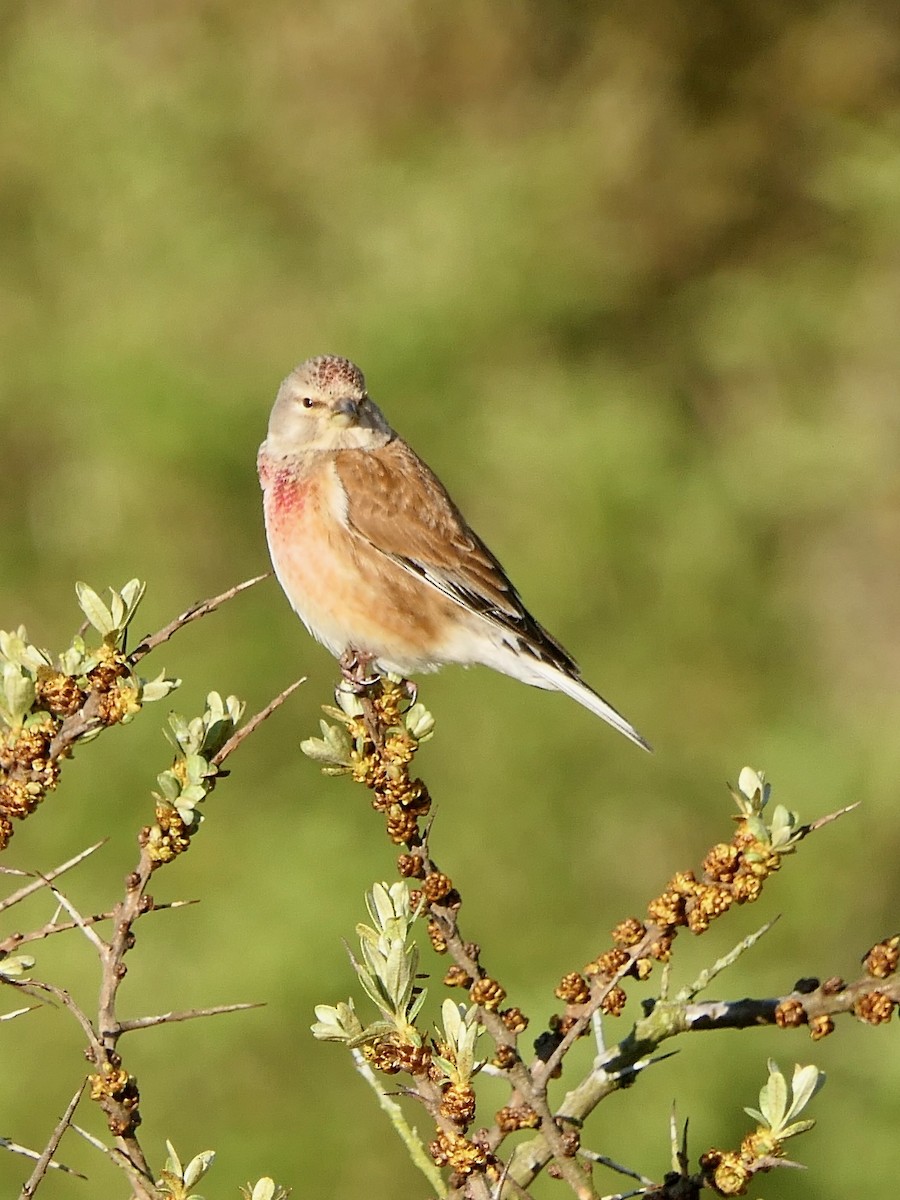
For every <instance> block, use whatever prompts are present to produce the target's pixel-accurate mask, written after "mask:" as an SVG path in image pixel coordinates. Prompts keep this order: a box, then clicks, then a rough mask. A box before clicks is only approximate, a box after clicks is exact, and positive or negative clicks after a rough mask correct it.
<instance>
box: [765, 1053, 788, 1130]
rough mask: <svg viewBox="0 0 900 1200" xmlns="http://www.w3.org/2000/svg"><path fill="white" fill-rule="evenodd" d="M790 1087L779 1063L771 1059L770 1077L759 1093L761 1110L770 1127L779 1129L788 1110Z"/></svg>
mask: <svg viewBox="0 0 900 1200" xmlns="http://www.w3.org/2000/svg"><path fill="white" fill-rule="evenodd" d="M787 1101H788V1087H787V1082H786V1081H785V1078H784V1076H783V1075H782V1073H781V1072H780V1071H779V1069H778V1065H777V1064H776V1063H775V1062H773V1061H772V1059H771V1058H770V1059H769V1078H768V1080H767V1081H766V1083H765V1085H764V1087H763V1088H762V1090H761V1091H760V1093H759V1111H760V1112H761V1113H762V1115H763V1118H764V1119H765V1121H766V1123H767V1124H768V1126H769V1128H770V1129H778V1128H780V1126H781V1125H782V1124H783V1122H784V1114H785V1112H786V1111H787Z"/></svg>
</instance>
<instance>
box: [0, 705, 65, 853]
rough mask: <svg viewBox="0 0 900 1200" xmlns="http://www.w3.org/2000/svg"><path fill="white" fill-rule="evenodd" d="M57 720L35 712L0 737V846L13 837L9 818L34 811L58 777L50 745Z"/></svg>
mask: <svg viewBox="0 0 900 1200" xmlns="http://www.w3.org/2000/svg"><path fill="white" fill-rule="evenodd" d="M60 724H61V721H60V719H59V718H58V717H53V716H51V715H50V714H49V713H45V714H38V715H35V716H33V717H31V718H29V720H28V722H27V723H26V724H25V725H22V726H20V727H19V728H18V729H10V730H7V732H6V734H5V735H4V736H3V737H2V738H0V849H3V848H4V847H5V846H6V844H7V842H8V841H9V839H10V838H11V837H12V831H13V826H12V822H13V821H22V820H24V819H25V817H27V816H29V814H30V813H33V812H34V810H35V809H36V808H37V806H38V805H39V804H40V802H41V801H42V800H43V799H44V796H45V795H46V794H47V792H51V791H53V789H54V788H55V787H56V784H57V782H58V781H59V761H58V759H56V758H55V757H51V753H50V745H51V742H52V741H53V738H54V737H55V735H56V733H57V732H58V730H59V727H60Z"/></svg>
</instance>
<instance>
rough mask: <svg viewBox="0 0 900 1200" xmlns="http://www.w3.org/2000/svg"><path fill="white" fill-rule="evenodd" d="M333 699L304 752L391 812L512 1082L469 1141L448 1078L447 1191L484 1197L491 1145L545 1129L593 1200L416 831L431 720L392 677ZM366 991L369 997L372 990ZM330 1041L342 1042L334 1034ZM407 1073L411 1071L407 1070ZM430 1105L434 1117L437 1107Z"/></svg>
mask: <svg viewBox="0 0 900 1200" xmlns="http://www.w3.org/2000/svg"><path fill="white" fill-rule="evenodd" d="M336 700H337V705H338V707H334V706H330V705H329V706H327V707H326V708H325V713H326V715H327V716H329V717H331V718H334V719H336V720H337V722H338V723H337V724H331V723H329V722H327V721H322V722H321V731H322V737H321V738H311V739H308V740H307V741H305V742H303V743H302V749H303V750H304V752H305V753H306V754H307V755H308V756H309V757H311V758H313V759H314V760H316V761H318V762H320V763H321V764H323V770H324V771H325V772H326V773H327V774H350V775H351V776H352V777H353V778H354V780H356V781H357V782H359V783H363V784H364V785H365V786H366V787H367V788H369V789H370V790H371V791H372V793H373V800H372V806H373V808H375V809H376V811H379V812H382V813H383V814H384V815H385V818H386V827H387V833H388V836H389V838H390V840H391V841H392V842H393V843H394V844H395V845H402V846H403V847H404V851H403V852H402V853H401V854H400V856H399V859H398V864H397V865H398V870H399V872H400V874H401V876H403V877H404V878H406V879H409V880H410V881H414V882H416V883H417V884H418V886H417V887H415V888H414V889H412V891H411V892H410V897H411V904H412V905H413V907H414V908H421V910H422V911H423V912H424V913H426V914H427V928H428V935H429V938H430V940H431V943H432V946H433V948H434V949H435V951H436V952H437V953H439V954H444V953H446V954H448V955H449V956H450V957H451V958H452V959H453V962H454V965H453V967H451V968H450V970H449V971H448V973H447V975H446V976H445V980H444V982H445V984H447V985H448V986H457V987H465V988H467V990H468V993H469V1000H470V1002H471V1004H472V1006H473V1009H474V1014H475V1015H474V1020H475V1021H477V1023H478V1024H479V1025H481V1026H482V1027H483V1028H484V1029H486V1030H487V1032H488V1033H489V1034H490V1036H491V1037H492V1039H493V1041H494V1043H495V1047H496V1055H495V1058H494V1065H495V1066H496V1067H497V1068H498V1069H500V1070H502V1071H503V1072H504V1073H505V1075H506V1076H507V1079H508V1082H509V1086H510V1089H511V1093H512V1095H511V1097H510V1102H509V1104H507V1105H505V1106H504V1107H503V1108H502V1109H501V1110H500V1112H499V1113H498V1114H497V1121H496V1124H495V1128H494V1130H493V1131H490V1132H489V1131H481V1132H478V1133H476V1134H475V1135H474V1136H473V1137H471V1138H470V1137H469V1136H468V1126H469V1124H470V1122H471V1120H472V1118H473V1116H474V1107H475V1106H474V1093H473V1092H472V1089H471V1087H470V1086H469V1085H468V1084H466V1086H465V1087H464V1088H460V1087H459V1086H458V1085H457V1084H455V1083H454V1082H452V1080H451V1079H450V1078H449V1077H446V1076H445V1078H444V1080H443V1082H442V1083H441V1085H440V1088H441V1100H440V1103H439V1104H438V1116H439V1117H441V1118H442V1120H438V1121H437V1125H438V1130H437V1137H436V1138H435V1139H434V1141H432V1143H431V1144H430V1146H429V1150H430V1152H431V1154H432V1157H433V1159H434V1161H435V1162H436V1163H437V1164H438V1165H440V1166H445V1167H447V1168H449V1170H450V1191H451V1194H466V1195H473V1196H474V1195H476V1194H477V1195H480V1194H481V1193H482V1192H483V1190H484V1187H485V1177H487V1178H488V1179H491V1180H493V1181H494V1182H496V1181H497V1180H498V1179H499V1178H500V1174H501V1164H500V1163H499V1162H498V1160H497V1159H496V1156H495V1154H494V1152H493V1150H494V1147H495V1146H496V1145H499V1143H500V1141H502V1139H503V1137H504V1136H505V1135H506V1134H507V1133H510V1132H513V1131H514V1130H516V1129H521V1128H540V1130H541V1137H542V1139H544V1140H545V1141H546V1145H547V1147H548V1151H549V1156H550V1159H552V1160H553V1161H554V1164H555V1166H556V1168H557V1170H558V1172H559V1174H560V1175H561V1176H562V1177H563V1178H565V1179H566V1181H567V1182H568V1183H569V1185H570V1187H571V1188H572V1190H573V1191H574V1192H575V1194H576V1195H577V1196H579V1197H581V1198H583V1200H589V1198H590V1197H592V1196H593V1195H594V1193H593V1189H592V1187H591V1184H590V1181H589V1178H588V1177H587V1176H586V1174H585V1172H584V1170H583V1168H582V1166H581V1165H580V1164H578V1163H577V1162H576V1161H575V1157H574V1156H575V1154H576V1152H577V1149H578V1134H577V1131H576V1130H575V1129H574V1128H572V1127H565V1128H562V1127H560V1126H559V1125H558V1123H557V1121H556V1119H555V1118H554V1116H553V1113H552V1111H551V1109H550V1106H549V1103H548V1100H547V1095H546V1088H545V1086H543V1085H536V1084H535V1082H534V1080H533V1078H532V1076H531V1074H530V1073H529V1071H528V1069H527V1068H526V1067H525V1065H524V1063H523V1061H522V1058H521V1055H520V1053H519V1051H518V1048H517V1039H518V1036H519V1034H520V1033H521V1032H522V1031H523V1030H524V1029H525V1027H526V1026H527V1023H528V1021H527V1018H526V1017H525V1016H524V1014H523V1013H522V1012H521V1010H520V1009H518V1008H508V1009H501V1005H502V1003H503V1001H504V1000H505V998H506V991H505V989H504V988H503V986H502V985H501V984H500V983H499V982H498V981H497V980H496V979H493V978H492V977H491V976H490V975H489V974H488V972H487V971H486V970H485V968H484V966H483V964H482V963H481V960H480V949H479V947H478V946H477V945H476V944H475V943H472V942H467V941H466V940H465V939H464V938H463V936H462V934H461V933H460V931H459V924H458V918H459V910H460V907H461V904H462V900H461V897H460V896H459V893H458V891H457V890H456V888H455V887H454V886H453V883H452V881H451V880H450V878H449V877H448V876H446V875H445V874H444V873H443V872H441V871H440V869H439V868H438V867H437V865H436V863H435V862H434V860H433V858H432V857H431V853H430V850H429V846H428V832H429V830H428V827H426V828H425V829H422V828H420V824H419V823H420V821H422V820H424V819H425V818H426V817H427V815H428V812H429V810H430V805H431V800H430V796H429V794H428V789H427V787H426V786H425V784H424V783H423V782H422V781H421V780H418V779H413V778H411V776H410V770H409V768H410V763H411V762H412V759H413V756H414V754H415V752H416V750H417V748H418V745H419V744H420V742H422V741H424V740H426V739H427V738H428V737H430V735H431V732H432V729H433V725H434V722H433V719H432V718H431V715H430V714H429V713H428V712H427V711H426V710H425V709H424V707H423V706H422V705H421V704H417V703H414V702H413V701H412V700H411V696H410V688H409V686H408V685H404V684H403V683H402V682H400V681H396V680H393V679H390V678H387V679H378V680H375V681H372V682H367V683H364V684H363V685H360V684H359V683H357V682H355V681H354V682H353V683H348V682H347V681H345V682H344V684H342V685H341V686H340V687H339V688H338V689H337V691H336ZM370 910H371V905H370ZM367 990H369V989H367ZM369 994H370V997H372V992H371V990H369ZM372 998H374V997H372ZM326 1008H327V1006H326ZM323 1011H324V1010H323ZM314 1029H315V1031H316V1034H317V1036H319V1037H327V1036H330V1035H329V1034H327V1033H326V1032H325V1030H324V1029H323V1023H322V1021H321V1020H320V1022H319V1024H318V1025H317V1026H315V1027H314ZM332 1036H333V1035H332ZM334 1040H341V1039H340V1037H339V1036H334ZM420 1040H421V1039H420ZM371 1053H372V1055H373V1059H370V1061H373V1060H374V1065H378V1062H379V1060H380V1059H382V1058H383V1056H384V1054H385V1053H387V1055H388V1061H389V1063H390V1065H391V1066H392V1067H393V1066H394V1064H395V1059H394V1057H393V1055H394V1051H393V1049H392V1048H389V1049H387V1050H386V1051H385V1049H383V1048H381V1049H380V1050H379V1051H377V1052H376V1051H374V1050H373V1051H372V1052H371ZM401 1069H407V1070H408V1069H409V1067H408V1066H405V1065H404V1067H401ZM413 1073H415V1072H414V1071H413ZM417 1090H420V1089H417ZM426 1106H427V1107H429V1110H430V1111H431V1112H432V1115H434V1103H433V1102H432V1103H431V1104H426ZM447 1119H450V1120H452V1121H454V1122H455V1127H454V1128H453V1129H452V1130H448V1129H447V1128H446V1120H447Z"/></svg>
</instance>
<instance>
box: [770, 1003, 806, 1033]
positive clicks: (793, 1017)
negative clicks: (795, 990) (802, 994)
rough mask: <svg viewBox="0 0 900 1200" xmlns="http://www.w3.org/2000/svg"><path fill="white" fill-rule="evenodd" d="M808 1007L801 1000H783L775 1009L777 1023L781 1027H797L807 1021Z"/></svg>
mask: <svg viewBox="0 0 900 1200" xmlns="http://www.w3.org/2000/svg"><path fill="white" fill-rule="evenodd" d="M807 1019H808V1018H807V1015H806V1009H805V1008H804V1007H803V1004H802V1002H801V1001H800V1000H795V999H790V1000H783V1001H782V1002H781V1004H779V1005H778V1007H777V1008H776V1009H775V1024H776V1025H777V1026H778V1028H779V1029H797V1028H798V1027H799V1026H800V1025H805V1024H806V1022H807Z"/></svg>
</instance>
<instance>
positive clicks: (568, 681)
mask: <svg viewBox="0 0 900 1200" xmlns="http://www.w3.org/2000/svg"><path fill="white" fill-rule="evenodd" d="M547 681H548V684H549V686H550V687H552V688H555V689H556V690H557V691H559V692H563V693H564V694H565V695H566V696H571V698H572V699H573V700H577V701H578V703H579V704H582V705H584V707H585V708H586V709H588V710H589V711H590V712H592V713H594V714H595V715H596V716H598V717H601V718H602V719H603V720H604V721H606V722H607V724H608V725H612V727H613V729H618V731H619V733H623V734H624V735H625V737H627V738H628V739H629V740H630V741H632V742H634V744H635V745H636V746H640V747H641V749H642V750H648V751H649V752H650V753H651V754H652V753H653V747H652V746H651V745H650V743H649V742H648V741H647V740H646V739H645V738H643V737H641V735H640V734H639V733H638V731H637V730H636V729H635V728H634V726H633V725H631V724H630V723H629V722H628V721H626V720H625V718H624V717H623V716H622V714H621V713H620V712H616V710H615V709H614V708H613V706H612V705H611V704H607V702H606V701H605V700H604V699H603V697H602V696H598V695H597V693H596V692H595V691H594V690H593V688H589V687H588V685H587V684H586V683H583V682H582V681H581V680H580V679H575V678H573V677H572V676H571V675H565V674H563V672H562V671H557V670H555V669H554V668H550V669H549V670H548V673H547Z"/></svg>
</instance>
